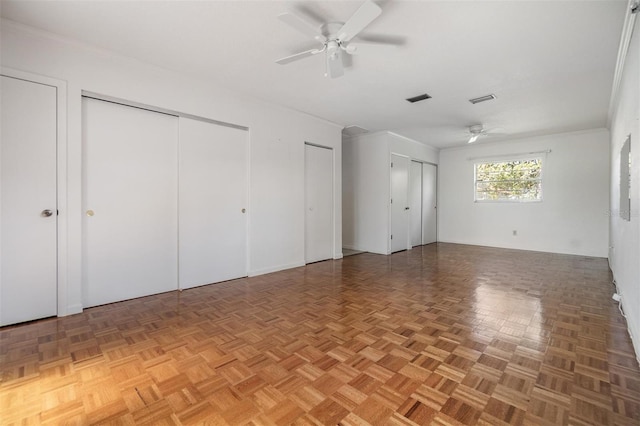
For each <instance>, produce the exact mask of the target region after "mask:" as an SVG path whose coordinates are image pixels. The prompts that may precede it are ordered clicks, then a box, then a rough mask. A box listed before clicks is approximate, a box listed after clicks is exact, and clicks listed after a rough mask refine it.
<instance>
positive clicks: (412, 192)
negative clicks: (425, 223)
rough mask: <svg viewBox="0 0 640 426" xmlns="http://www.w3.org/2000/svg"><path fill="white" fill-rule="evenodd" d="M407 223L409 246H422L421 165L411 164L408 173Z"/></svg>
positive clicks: (418, 163)
mask: <svg viewBox="0 0 640 426" xmlns="http://www.w3.org/2000/svg"><path fill="white" fill-rule="evenodd" d="M409 207H410V210H409V222H410V226H411V229H410V234H411V237H410V238H411V246H412V247H415V246H419V245H422V163H420V162H418V161H412V162H411V170H410V172H409Z"/></svg>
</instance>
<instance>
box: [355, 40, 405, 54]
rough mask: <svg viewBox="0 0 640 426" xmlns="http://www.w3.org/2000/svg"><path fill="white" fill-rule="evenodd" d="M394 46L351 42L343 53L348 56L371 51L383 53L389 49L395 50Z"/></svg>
mask: <svg viewBox="0 0 640 426" xmlns="http://www.w3.org/2000/svg"><path fill="white" fill-rule="evenodd" d="M395 48H396V46H395V45H392V44H384V43H361V42H359V41H358V42H353V43H349V44H348V45H347V46H346V47H345V48H344V50H345V52H347V53H348V54H350V55H358V54H360V53H362V52H370V51H372V50H375V51H385V50H390V49H395Z"/></svg>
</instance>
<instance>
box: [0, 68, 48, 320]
mask: <svg viewBox="0 0 640 426" xmlns="http://www.w3.org/2000/svg"><path fill="white" fill-rule="evenodd" d="M0 92H1V93H2V96H1V98H2V107H1V109H2V119H1V121H2V135H1V137H2V140H1V145H0V173H1V178H2V179H1V181H0V184H1V186H0V196H1V198H0V202H1V209H0V223H1V227H0V240H1V245H0V255H1V256H0V262H1V263H0V271H1V272H0V326H3V325H7V324H14V323H18V322H23V321H30V320H34V319H37V318H44V317H48V316H52V315H56V314H57V265H56V263H57V256H56V252H57V239H56V230H57V223H56V222H57V206H56V139H57V136H56V132H57V122H56V120H57V118H56V102H57V98H56V88H55V87H52V86H47V85H44V84H39V83H33V82H30V81H25V80H20V79H16V78H12V77H6V76H2V85H1V87H0Z"/></svg>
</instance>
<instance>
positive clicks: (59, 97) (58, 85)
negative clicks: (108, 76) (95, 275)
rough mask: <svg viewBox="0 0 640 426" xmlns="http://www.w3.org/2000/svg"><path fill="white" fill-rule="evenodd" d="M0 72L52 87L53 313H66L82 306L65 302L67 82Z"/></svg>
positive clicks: (12, 70) (4, 70) (20, 72)
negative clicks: (55, 292)
mask: <svg viewBox="0 0 640 426" xmlns="http://www.w3.org/2000/svg"><path fill="white" fill-rule="evenodd" d="M0 74H1V75H3V76H6V77H11V78H16V79H19V80H25V81H30V82H32V83H36V84H43V85H46V86H51V87H54V88H55V89H56V120H57V123H56V129H57V131H56V203H57V210H58V217H57V220H56V227H57V229H56V231H57V241H56V249H57V250H56V251H57V253H56V257H57V265H56V266H57V276H56V286H57V295H58V300H57V316H59V317H62V316H66V315H70V314H73V313H76V312H79V311H81V309H82V308H81V307H75V306H74V307H70V306H68V276H67V266H68V250H67V246H68V244H67V242H68V227H67V223H68V217H69V214H68V207H67V192H68V187H67V183H68V181H67V82H66V81H63V80H58V79H54V78H51V77H47V76H43V75H39V74H33V73H29V72H25V71H20V70H16V69H13V68H7V67H0Z"/></svg>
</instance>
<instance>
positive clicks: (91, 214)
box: [87, 210, 95, 217]
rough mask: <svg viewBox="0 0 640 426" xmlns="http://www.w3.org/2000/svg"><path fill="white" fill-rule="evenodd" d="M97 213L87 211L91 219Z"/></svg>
mask: <svg viewBox="0 0 640 426" xmlns="http://www.w3.org/2000/svg"><path fill="white" fill-rule="evenodd" d="M94 214H95V213H94V212H93V210H87V216H89V217H91V216H93V215H94Z"/></svg>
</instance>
